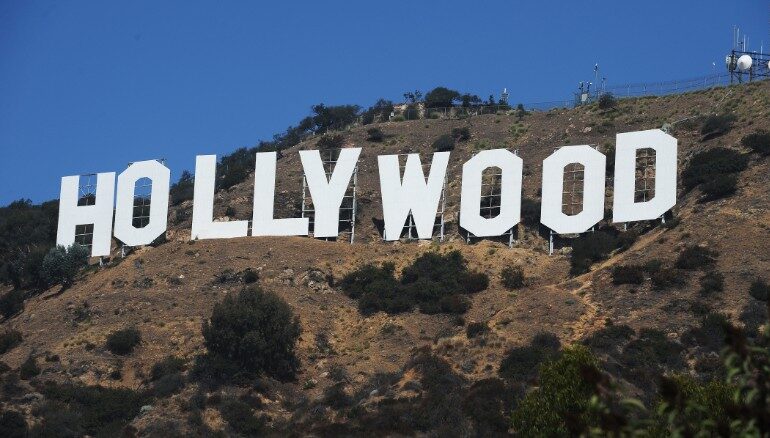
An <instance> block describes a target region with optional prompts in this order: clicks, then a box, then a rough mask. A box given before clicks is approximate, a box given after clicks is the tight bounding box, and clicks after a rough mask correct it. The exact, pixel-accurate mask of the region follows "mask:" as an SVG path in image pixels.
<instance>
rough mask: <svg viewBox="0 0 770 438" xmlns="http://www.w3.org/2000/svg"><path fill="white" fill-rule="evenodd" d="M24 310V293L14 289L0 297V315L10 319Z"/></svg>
mask: <svg viewBox="0 0 770 438" xmlns="http://www.w3.org/2000/svg"><path fill="white" fill-rule="evenodd" d="M22 310H24V292H22V291H21V290H19V289H14V290H12V291H10V292H8V293H7V294H5V295H3V296H2V297H0V314H2V315H3V316H4V317H6V319H7V318H10V317H12V316H13V315H16V314H17V313H19V312H21V311H22Z"/></svg>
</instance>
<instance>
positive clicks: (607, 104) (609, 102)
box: [599, 93, 618, 110]
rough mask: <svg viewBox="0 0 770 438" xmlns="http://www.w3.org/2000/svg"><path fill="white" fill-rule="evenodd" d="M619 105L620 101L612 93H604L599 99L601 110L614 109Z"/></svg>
mask: <svg viewBox="0 0 770 438" xmlns="http://www.w3.org/2000/svg"><path fill="white" fill-rule="evenodd" d="M617 104H618V101H617V99H615V96H614V95H613V94H612V93H604V94H602V95H601V96H600V97H599V109H602V110H608V109H612V108H615V107H616V106H617Z"/></svg>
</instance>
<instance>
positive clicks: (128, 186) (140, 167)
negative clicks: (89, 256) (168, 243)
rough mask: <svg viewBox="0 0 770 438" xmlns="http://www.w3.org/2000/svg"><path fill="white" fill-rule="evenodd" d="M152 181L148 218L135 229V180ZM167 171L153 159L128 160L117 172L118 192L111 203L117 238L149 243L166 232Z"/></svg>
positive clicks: (169, 177)
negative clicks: (121, 169) (120, 170)
mask: <svg viewBox="0 0 770 438" xmlns="http://www.w3.org/2000/svg"><path fill="white" fill-rule="evenodd" d="M141 178H148V179H150V180H151V181H152V192H151V193H150V205H149V209H150V218H149V222H148V223H147V225H146V226H144V227H142V228H137V227H135V226H134V224H133V220H134V194H135V193H134V188H135V186H136V181H137V180H139V179H141ZM170 180H171V171H170V170H168V167H166V166H164V165H163V164H161V163H159V162H157V161H156V160H149V161H139V162H137V163H131V165H130V166H128V169H126V170H124V171H123V172H121V174H120V175H118V195H117V201H116V203H115V230H114V234H115V237H116V238H117V239H119V240H120V241H122V242H124V243H125V244H126V245H129V246H138V245H149V244H150V243H152V241H153V240H155V239H156V238H157V237H158V236H160V235H161V234H163V233H164V232H165V231H166V225H167V223H166V222H167V219H168V191H169V182H170Z"/></svg>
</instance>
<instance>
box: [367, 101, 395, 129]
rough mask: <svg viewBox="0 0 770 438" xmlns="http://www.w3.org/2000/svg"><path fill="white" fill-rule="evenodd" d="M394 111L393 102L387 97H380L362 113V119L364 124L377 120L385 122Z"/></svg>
mask: <svg viewBox="0 0 770 438" xmlns="http://www.w3.org/2000/svg"><path fill="white" fill-rule="evenodd" d="M391 113H393V102H391V101H389V100H385V99H379V100H377V102H376V103H375V104H374V105H372V106H370V107H369V108H368V109H367V110H366V111H364V113H363V114H362V117H361V120H362V123H363V124H364V125H368V124H370V123H374V122H377V121H381V122H385V121H387V120H388V117H390V114H391Z"/></svg>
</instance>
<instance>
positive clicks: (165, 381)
mask: <svg viewBox="0 0 770 438" xmlns="http://www.w3.org/2000/svg"><path fill="white" fill-rule="evenodd" d="M184 383H185V382H184V377H182V374H180V373H173V374H167V375H165V376H163V377H161V378H160V379H158V380H156V381H155V382H154V383H153V385H152V392H153V394H154V395H155V397H158V398H166V397H169V396H170V395H172V394H176V393H177V392H179V391H180V390H181V389H182V388H184Z"/></svg>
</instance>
